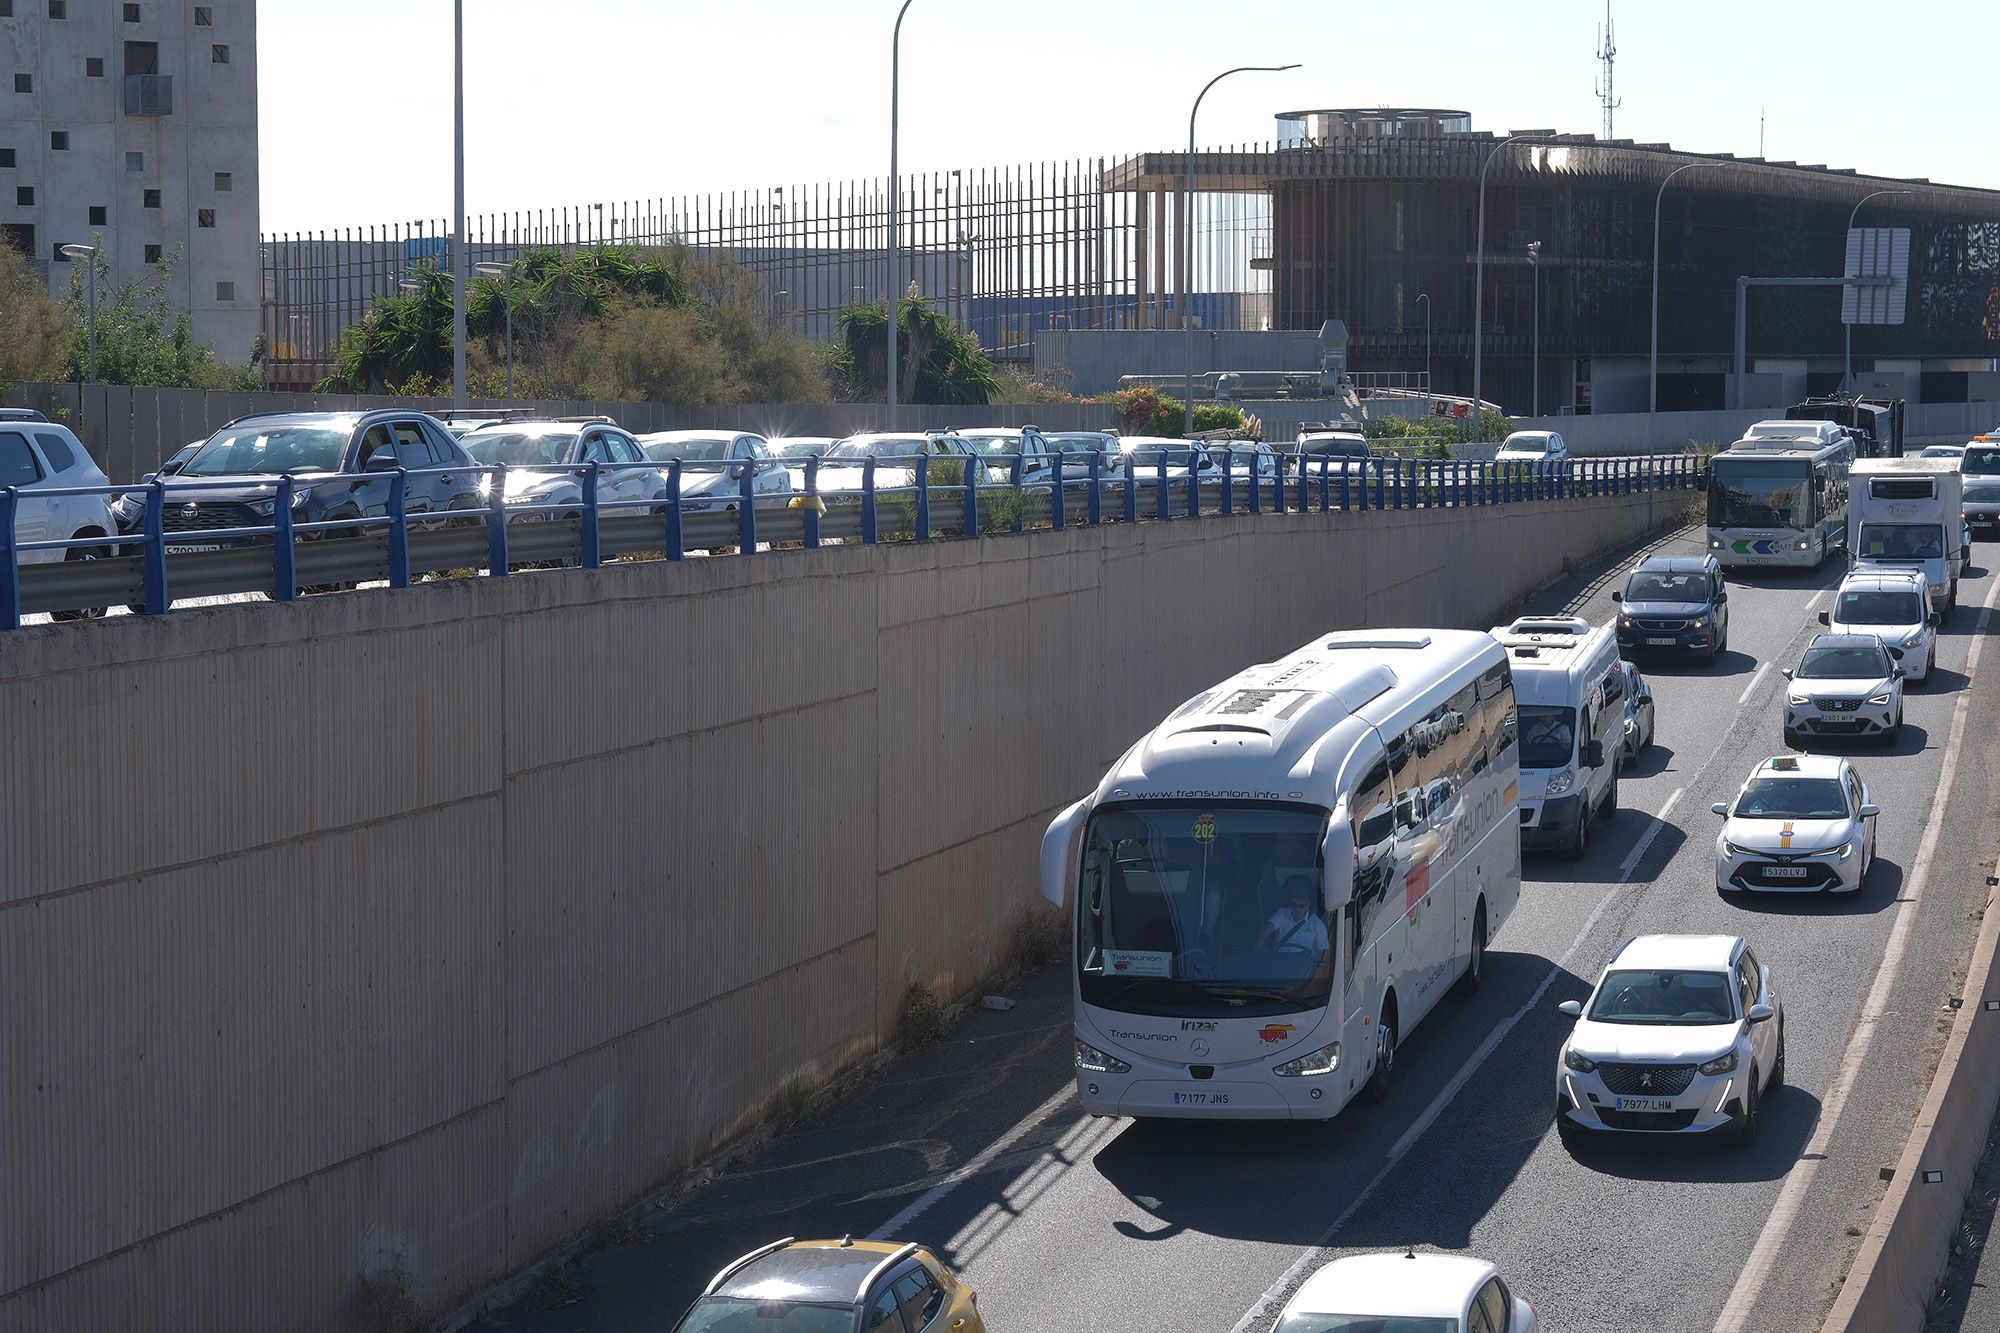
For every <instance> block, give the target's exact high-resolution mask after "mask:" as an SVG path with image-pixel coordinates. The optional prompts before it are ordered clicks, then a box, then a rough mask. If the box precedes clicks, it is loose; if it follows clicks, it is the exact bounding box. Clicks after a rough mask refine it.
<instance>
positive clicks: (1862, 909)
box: [1725, 853, 1903, 916]
mask: <svg viewBox="0 0 2000 1333" xmlns="http://www.w3.org/2000/svg"><path fill="white" fill-rule="evenodd" d="M1902 895H1903V868H1902V867H1901V866H1899V865H1897V864H1896V863H1895V862H1894V861H1890V860H1886V859H1884V858H1883V857H1882V855H1881V854H1880V853H1877V854H1876V857H1875V864H1874V865H1871V866H1869V867H1868V878H1867V879H1866V880H1864V881H1862V884H1861V888H1860V889H1859V890H1857V891H1856V892H1854V893H1732V894H1729V895H1728V896H1727V898H1726V899H1725V901H1727V902H1728V903H1729V904H1730V905H1731V906H1734V907H1740V908H1742V909H1743V910H1744V911H1746V912H1758V913H1762V914H1765V915H1774V916H1775V915H1786V916H1789V915H1794V914H1797V915H1803V914H1806V913H1811V914H1812V915H1814V916H1873V915H1874V914H1875V913H1877V912H1879V911H1881V910H1883V909H1884V908H1886V907H1887V906H1889V904H1891V903H1893V902H1895V901H1896V900H1897V899H1898V898H1900V897H1902Z"/></svg>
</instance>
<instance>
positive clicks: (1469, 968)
mask: <svg viewBox="0 0 2000 1333" xmlns="http://www.w3.org/2000/svg"><path fill="white" fill-rule="evenodd" d="M1516 726H1517V723H1516V718H1515V710H1514V687H1513V681H1512V677H1511V675H1510V674H1509V670H1508V666H1507V654H1506V651H1505V650H1504V649H1503V648H1502V647H1501V646H1500V645H1499V644H1498V643H1497V642H1495V641H1494V639H1493V638H1492V637H1491V636H1490V635H1486V634H1478V633H1469V632H1465V631H1459V630H1383V631H1361V632H1355V633H1341V634H1329V635H1326V636H1325V637H1323V638H1319V639H1315V640H1314V641H1313V642H1311V643H1309V644H1307V645H1306V646H1304V647H1303V648H1300V649H1299V650H1298V651H1297V652H1294V653H1292V654H1291V655H1290V656H1288V657H1286V658H1284V659H1283V660H1282V661H1278V662H1272V663H1267V664H1264V665H1261V666H1255V667H1251V668H1250V669H1248V670H1246V671H1244V672H1241V673H1240V674H1238V675H1236V676H1234V677H1231V678H1230V679H1228V680H1225V681H1223V682H1222V683H1221V684H1219V685H1217V686H1215V687H1214V688H1212V689H1209V690H1206V691H1204V692H1203V693H1201V694H1198V695H1196V696H1195V697H1194V698H1193V699H1190V700H1189V701H1188V702H1187V703H1185V704H1183V705H1181V707H1179V708H1178V709H1176V710H1175V711H1174V712H1173V714H1172V715H1171V716H1169V717H1168V718H1167V719H1166V721H1164V722H1162V723H1161V724H1160V725H1159V726H1158V727H1157V728H1155V729H1154V730H1153V732H1152V733H1151V734H1149V735H1147V736H1146V737H1145V738H1144V739H1142V740H1141V741H1140V742H1139V743H1138V744H1137V745H1135V746H1133V747H1132V749H1131V750H1130V751H1128V752H1127V753H1126V754H1125V756H1124V758H1122V759H1120V760H1119V761H1118V763H1117V764H1116V765H1114V766H1113V767H1112V769H1111V771H1110V772H1109V773H1107V774H1106V775H1105V777H1104V779H1103V781H1102V782H1101V783H1099V784H1098V787H1097V790H1096V791H1095V792H1094V793H1092V794H1091V795H1090V796H1089V797H1087V798H1086V799H1084V800H1082V801H1079V802H1077V803H1076V804H1075V805H1073V806H1071V807H1070V808H1069V809H1067V810H1065V811H1064V812H1063V813H1062V814H1061V815H1060V816H1058V817H1057V818H1056V820H1055V822H1054V823H1052V824H1051V825H1050V826H1049V831H1048V833H1047V835H1046V836H1045V838H1044V839H1043V843H1042V858H1041V880H1042V892H1043V893H1044V894H1045V895H1046V896H1047V897H1048V898H1049V899H1050V900H1052V901H1053V902H1055V903H1056V904H1058V905H1063V904H1072V905H1073V911H1074V919H1075V927H1076V937H1075V938H1076V953H1075V959H1076V962H1075V976H1074V988H1075V1000H1076V1068H1077V1090H1078V1093H1079V1094H1080V1096H1081V1098H1082V1101H1083V1106H1084V1109H1085V1110H1086V1111H1088V1112H1090V1113H1091V1114H1093V1115H1135V1116H1192V1117H1231V1118H1239V1119H1287V1118H1297V1119H1324V1118H1327V1117H1330V1116H1333V1115H1335V1114H1337V1113H1338V1112H1339V1111H1340V1109H1341V1108H1342V1107H1343V1106H1345V1105H1346V1104H1347V1103H1348V1101H1350V1100H1351V1099H1352V1098H1353V1097H1354V1096H1355V1095H1356V1094H1357V1093H1358V1092H1361V1091H1363V1090H1364V1089H1366V1090H1368V1091H1370V1092H1371V1093H1372V1094H1374V1095H1380V1094H1381V1093H1383V1092H1385V1091H1387V1089H1388V1084H1389V1078H1390V1074H1391V1073H1392V1071H1393V1069H1394V1061H1395V1052H1396V1043H1397V1042H1398V1040H1400V1039H1401V1038H1403V1037H1404V1036H1405V1035H1406V1034H1408V1033H1409V1032H1410V1030H1411V1029H1413V1028H1414V1027H1415V1026H1416V1024H1417V1023H1418V1022H1419V1021H1420V1020H1421V1019H1422V1018H1423V1017H1424V1016H1425V1014H1427V1013H1429V1012H1430V1010H1431V1009H1432V1008H1433V1007H1434V1006H1435V1005H1436V1004H1437V1002H1438V1001H1439V1000H1440V999H1441V998H1442V997H1443V996H1444V994H1445V992H1446V991H1447V990H1450V989H1451V988H1452V983H1453V982H1454V981H1457V982H1459V983H1460V987H1461V988H1462V989H1465V990H1470V989H1471V988H1473V987H1474V986H1477V984H1478V982H1479V978H1480V975H1481V973H1482V971H1483V969H1484V953H1485V948H1486V942H1487V941H1488V940H1489V939H1491V938H1492V935H1493V932H1494V931H1495V930H1497V929H1499V927H1500V923H1501V922H1502V921H1504V920H1505V919H1506V917H1507V915H1508V913H1510V912H1511V911H1512V910H1513V908H1514V904H1515V902H1516V901H1518V899H1519V897H1520V892H1521V849H1520V834H1519V824H1520V816H1519V814H1518V810H1519V795H1520V784H1519V766H1518V750H1519V745H1518V743H1517V739H1516Z"/></svg>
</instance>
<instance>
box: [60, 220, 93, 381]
mask: <svg viewBox="0 0 2000 1333" xmlns="http://www.w3.org/2000/svg"><path fill="white" fill-rule="evenodd" d="M62 252H63V254H64V255H66V256H68V257H69V258H71V259H86V260H89V261H90V282H89V284H88V286H89V292H90V295H89V297H88V300H89V305H88V307H87V309H88V310H89V316H88V318H89V323H88V324H86V325H85V327H84V348H85V352H84V355H85V358H86V361H85V366H86V369H85V371H84V377H85V382H86V383H90V384H95V383H97V247H96V246H94V245H65V246H64V247H63V248H62Z"/></svg>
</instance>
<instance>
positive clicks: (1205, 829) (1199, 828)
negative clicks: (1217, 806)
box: [1194, 811, 1215, 842]
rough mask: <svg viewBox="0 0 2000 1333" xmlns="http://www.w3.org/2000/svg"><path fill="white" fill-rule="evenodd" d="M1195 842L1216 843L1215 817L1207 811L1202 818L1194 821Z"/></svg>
mask: <svg viewBox="0 0 2000 1333" xmlns="http://www.w3.org/2000/svg"><path fill="white" fill-rule="evenodd" d="M1194 840H1195V841H1196V842H1214V841H1215V816H1214V815H1212V814H1209V813H1208V812H1207V811H1203V812H1202V815H1201V817H1200V818H1199V819H1197V820H1195V821H1194Z"/></svg>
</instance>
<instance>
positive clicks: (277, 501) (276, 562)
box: [271, 472, 400, 602]
mask: <svg viewBox="0 0 2000 1333" xmlns="http://www.w3.org/2000/svg"><path fill="white" fill-rule="evenodd" d="M399 475H400V474H399ZM295 489H297V483H296V482H295V481H294V480H293V478H292V474H291V473H289V472H287V473H286V474H285V475H283V476H281V477H279V478H278V493H277V494H276V495H275V496H273V497H272V498H271V600H272V601H274V602H295V601H297V600H298V597H299V553H298V548H297V547H295V546H294V545H293V544H292V542H293V534H292V492H293V491H294V490H295ZM392 494H393V492H392ZM393 503H394V501H393V500H391V504H393ZM395 540H396V539H395V535H394V534H393V533H391V534H390V538H389V541H390V563H391V565H393V564H394V563H395V545H394V543H395Z"/></svg>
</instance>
